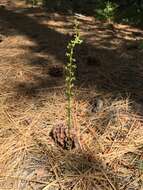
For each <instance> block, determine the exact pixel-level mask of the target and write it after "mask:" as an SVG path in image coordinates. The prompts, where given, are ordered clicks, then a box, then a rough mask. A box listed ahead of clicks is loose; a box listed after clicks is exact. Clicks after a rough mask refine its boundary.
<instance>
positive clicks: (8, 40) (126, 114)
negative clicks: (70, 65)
mask: <svg viewBox="0 0 143 190" xmlns="http://www.w3.org/2000/svg"><path fill="white" fill-rule="evenodd" d="M74 19H77V20H78V22H79V26H80V34H81V38H82V39H83V43H82V45H80V46H79V47H78V48H77V49H76V60H77V66H78V71H77V82H76V87H75V96H74V102H73V121H74V130H75V131H76V136H77V139H78V142H79V144H78V146H77V147H76V148H75V149H73V150H65V149H63V148H62V147H60V146H59V145H57V144H56V142H54V141H53V139H52V138H51V137H50V135H49V133H50V131H51V130H52V129H53V128H54V127H55V126H57V125H60V124H61V123H63V124H64V125H66V99H65V84H64V75H63V68H64V64H65V63H66V59H65V53H66V46H67V43H68V41H69V40H70V39H71V38H72V36H73V26H74V22H73V21H74ZM142 115H143V30H142V29H139V28H136V27H133V26H129V25H122V24H117V23H114V24H108V23H106V22H103V21H102V22H101V21H98V20H96V18H95V17H89V16H84V15H80V14H75V15H70V14H63V13H61V12H52V11H48V10H44V9H43V8H40V7H31V6H30V5H29V6H27V5H25V4H24V3H23V1H7V0H1V1H0V190H3V189H6V190H8V189H11V190H33V189H34V190H59V189H60V190H143V123H142V121H143V117H142ZM59 133H60V132H59ZM60 135H61V134H60ZM60 135H59V136H56V137H57V138H60Z"/></svg>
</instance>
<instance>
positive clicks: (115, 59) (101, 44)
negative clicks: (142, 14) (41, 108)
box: [0, 7, 143, 101]
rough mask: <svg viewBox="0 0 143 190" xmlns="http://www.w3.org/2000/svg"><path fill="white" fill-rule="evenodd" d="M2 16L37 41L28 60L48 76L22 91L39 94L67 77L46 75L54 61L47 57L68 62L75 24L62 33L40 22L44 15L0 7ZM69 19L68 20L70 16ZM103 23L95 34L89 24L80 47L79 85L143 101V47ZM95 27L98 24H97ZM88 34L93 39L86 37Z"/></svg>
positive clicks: (40, 78)
mask: <svg viewBox="0 0 143 190" xmlns="http://www.w3.org/2000/svg"><path fill="white" fill-rule="evenodd" d="M24 12H25V11H24ZM0 19H1V20H2V21H5V22H6V23H7V27H10V28H14V29H15V30H16V31H17V34H19V35H24V36H26V37H28V38H29V39H30V40H31V41H33V42H34V44H35V45H34V46H32V47H29V49H30V51H31V53H33V55H34V56H33V57H31V58H30V57H29V61H28V64H31V65H34V66H36V67H37V69H38V68H41V67H42V68H43V72H44V73H45V76H44V77H39V78H36V82H35V83H34V85H33V83H30V81H27V83H19V84H18V85H17V91H18V92H19V93H20V92H22V93H23V92H24V91H25V92H26V93H27V92H28V93H29V94H30V95H31V96H36V94H37V93H38V92H39V90H40V89H41V88H45V89H46V88H48V87H52V86H55V85H57V82H58V81H59V80H61V81H62V82H63V77H61V78H56V77H53V78H52V79H49V76H46V73H48V69H49V65H50V64H51V62H50V60H48V59H47V58H45V57H46V56H47V55H48V56H52V57H53V59H54V63H56V64H59V65H63V64H65V62H66V60H65V52H66V46H67V43H68V41H69V40H70V39H71V31H72V25H70V26H69V29H68V31H69V32H67V33H61V32H59V31H57V30H56V28H55V29H54V28H51V27H48V26H47V25H46V24H44V23H40V22H39V20H40V18H38V17H36V16H35V17H34V16H31V15H30V14H29V12H28V14H26V13H23V12H21V11H13V10H10V9H9V10H8V9H6V8H3V7H0ZM48 19H49V20H50V19H51V18H50V17H49V18H48V17H47V18H46V20H48ZM55 22H56V20H55ZM65 22H67V21H66V19H65ZM97 23H98V22H97ZM83 25H84V24H83ZM101 25H102V23H100V24H99V26H100V30H99V31H98V32H96V30H93V33H92V34H87V33H88V31H90V27H88V29H87V30H88V31H87V33H86V35H85V36H84V38H85V40H84V43H83V44H82V45H81V46H80V47H78V48H77V55H76V57H77V63H78V76H77V78H78V81H77V86H81V85H82V86H84V87H87V88H88V87H89V86H90V87H92V88H93V89H97V90H99V91H101V92H102V91H104V92H107V93H109V92H110V93H112V94H115V95H116V94H118V93H121V94H122V95H123V96H124V95H126V94H129V95H130V97H131V98H133V100H135V99H137V100H140V101H143V99H142V93H143V80H142V79H143V71H142V64H143V61H142V60H143V59H142V50H141V49H139V48H138V45H128V43H130V42H133V40H130V39H125V38H124V37H123V36H122V35H118V31H119V29H116V28H113V27H112V28H108V27H106V28H105V26H104V23H103V25H102V27H101ZM86 27H87V23H86V22H85V28H86ZM95 27H96V29H97V28H98V26H96V25H95ZM91 30H92V29H91ZM104 30H106V31H107V33H108V35H107V33H106V34H104ZM102 34H103V35H102ZM9 35H10V34H9ZM135 35H136V36H140V35H141V37H143V36H142V33H140V34H137V33H134V32H131V36H133V38H137V37H136V36H135ZM101 36H102V37H101ZM86 37H88V39H89V40H86ZM92 41H93V43H92ZM138 41H139V40H136V42H138ZM116 44H118V46H117V45H116ZM39 53H43V54H44V55H45V57H42V58H40V57H38V56H37V54H39ZM21 87H22V88H21ZM21 89H22V90H21ZM31 92H32V93H31Z"/></svg>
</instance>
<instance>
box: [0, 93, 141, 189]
mask: <svg viewBox="0 0 143 190" xmlns="http://www.w3.org/2000/svg"><path fill="white" fill-rule="evenodd" d="M83 93H84V92H83V91H82V93H81V92H79V91H78V95H77V96H79V97H80V96H81V95H83ZM42 94H43V93H41V94H39V99H41V101H43V99H42ZM90 96H91V98H92V97H93V94H91V95H88V98H90ZM63 97H64V96H63V90H58V92H56V91H55V90H51V92H49V95H48V98H47V99H45V98H44V104H43V105H42V107H41V106H40V107H38V109H37V106H36V104H35V105H32V103H30V104H29V103H27V104H26V103H24V104H25V107H24V108H25V109H23V107H22V108H21V101H20V102H19V101H17V103H15V102H13V105H11V107H13V109H12V108H11V110H10V109H9V106H8V99H9V98H10V97H8V98H7V102H6V101H3V99H2V98H1V112H0V113H1V121H0V134H1V136H0V138H1V139H0V142H1V144H0V149H1V152H0V166H1V175H0V176H1V189H4V188H5V189H8V188H11V189H14V190H16V189H17V190H21V189H23V190H24V189H25V190H30V189H42V190H48V189H59V188H60V189H75V190H78V189H79V190H84V189H85V190H87V189H102V190H103V189H105V190H106V189H108V190H109V189H129V188H130V187H131V186H133V187H134V189H141V182H142V177H143V176H142V168H140V167H139V166H141V164H140V163H141V162H142V148H143V139H142V136H143V130H142V120H141V119H140V117H139V116H137V115H136V114H134V113H133V111H132V107H131V106H130V102H129V100H128V99H119V100H114V99H111V98H109V96H108V97H105V98H104V108H103V110H102V111H101V112H99V113H96V114H95V113H90V112H89V110H88V99H87V100H84V101H83V100H81V101H77V100H76V101H75V103H74V108H75V109H74V114H73V116H74V126H75V127H76V129H77V133H78V138H79V140H80V145H81V146H80V147H79V148H77V149H74V150H72V151H65V150H62V149H61V148H60V147H58V146H57V145H56V144H55V143H54V142H53V141H52V140H51V138H50V137H49V132H50V130H51V128H52V127H54V125H55V124H56V123H57V122H59V121H61V122H65V100H64V98H63ZM85 99H86V93H85ZM18 106H19V107H18ZM16 107H18V111H17V108H16ZM57 108H58V109H57Z"/></svg>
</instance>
